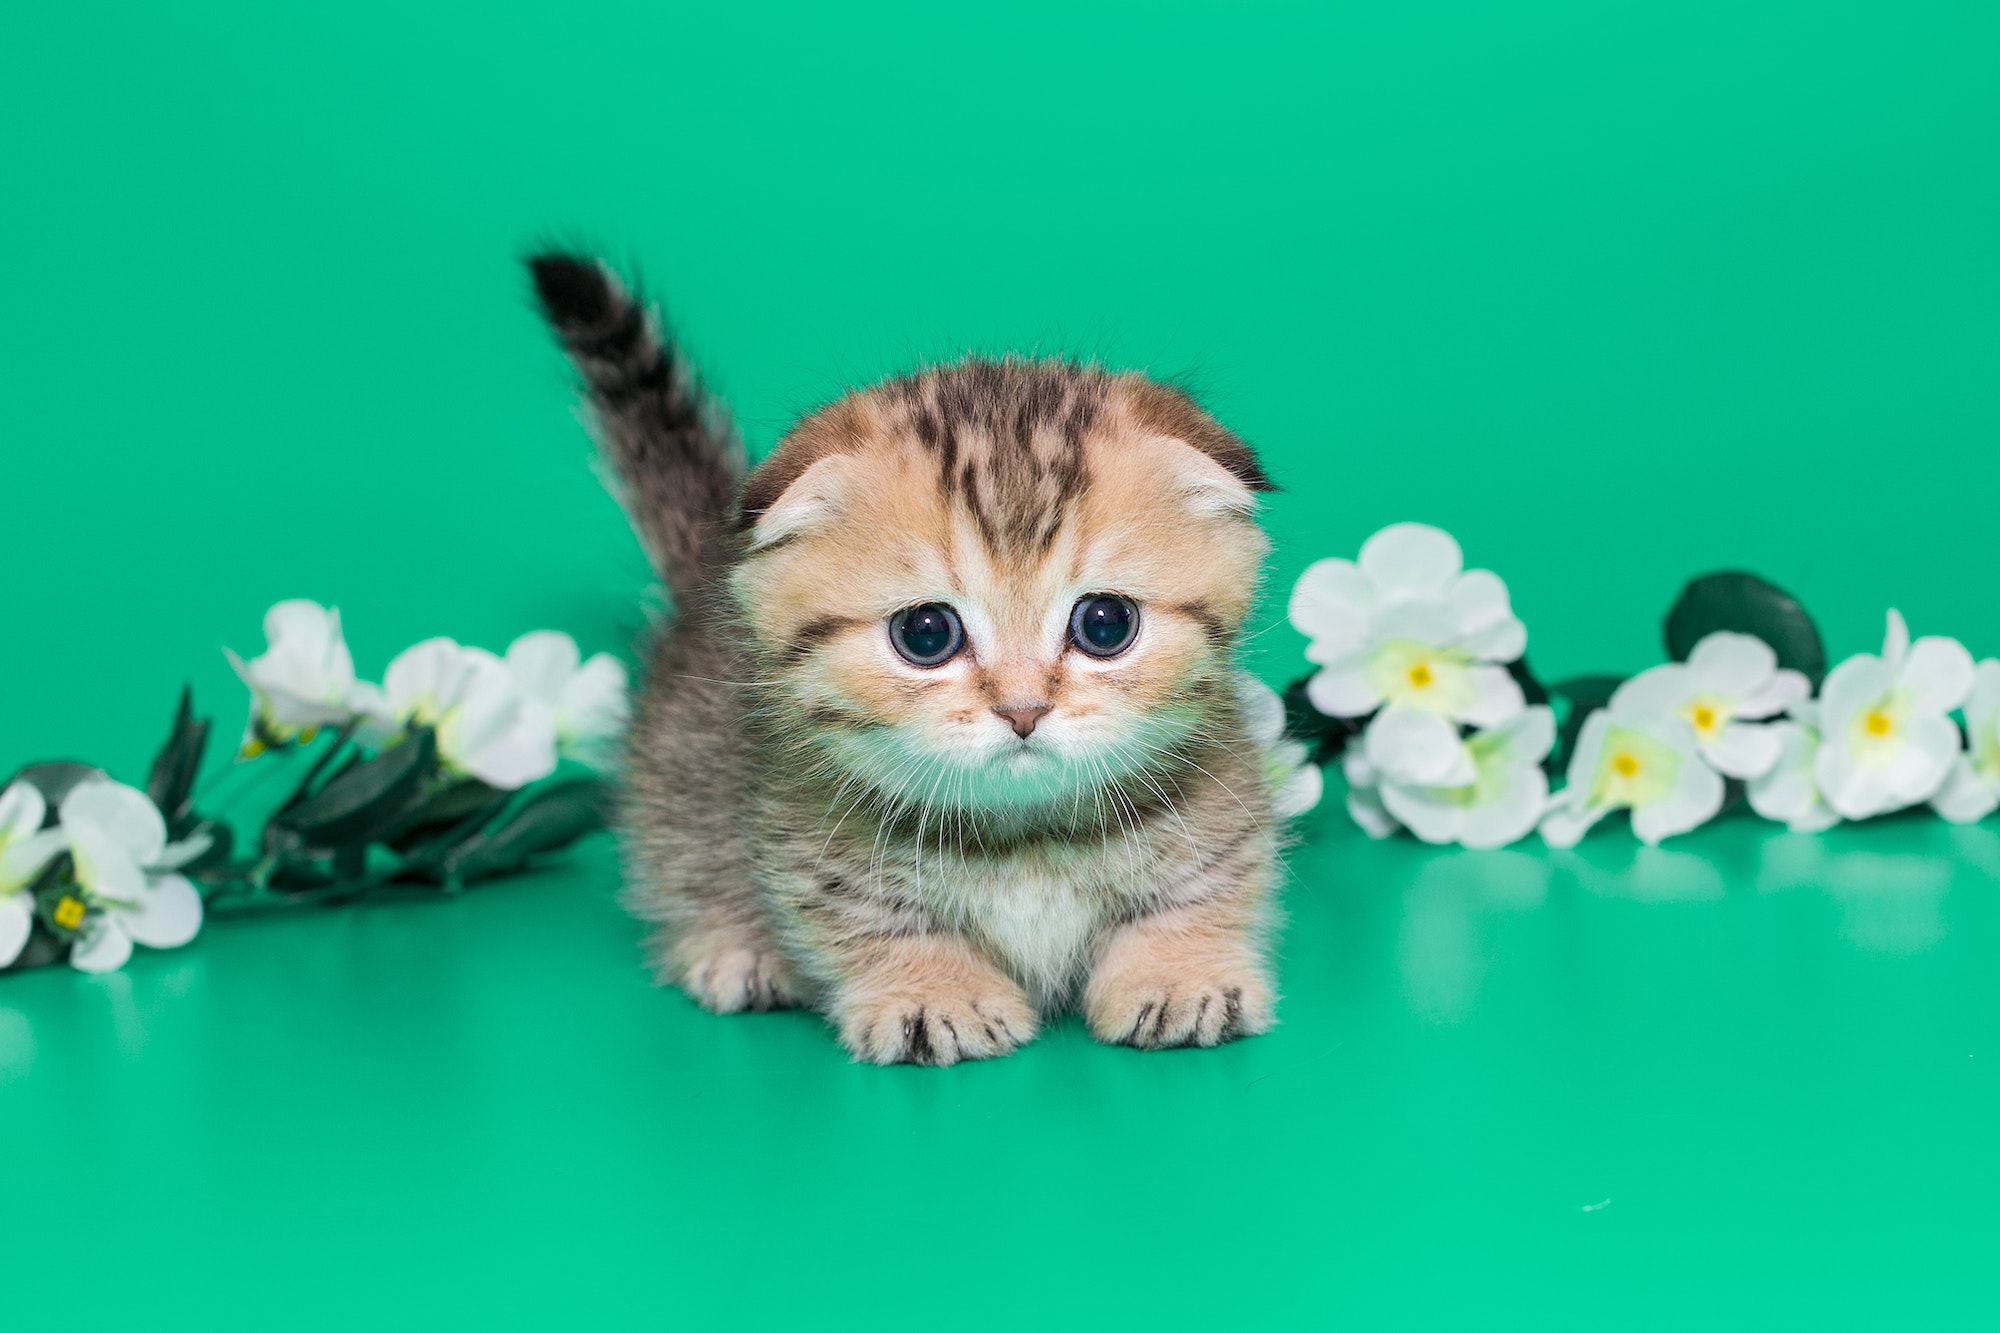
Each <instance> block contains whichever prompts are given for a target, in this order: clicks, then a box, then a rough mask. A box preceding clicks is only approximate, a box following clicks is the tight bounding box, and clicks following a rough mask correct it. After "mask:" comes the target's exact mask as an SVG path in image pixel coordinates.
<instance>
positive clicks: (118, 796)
mask: <svg viewBox="0 0 2000 1333" xmlns="http://www.w3.org/2000/svg"><path fill="white" fill-rule="evenodd" d="M58 819H59V820H60V822H61V824H62V826H63V827H64V828H65V829H68V830H70V832H71V835H72V841H74V835H75V833H76V831H77V830H78V829H79V828H88V829H89V830H90V831H91V836H92V837H93V838H96V839H100V840H102V841H104V842H106V843H108V844H111V845H115V846H117V847H119V848H122V849H123V850H124V851H125V853H126V855H127V857H128V858H129V859H131V860H134V861H137V862H138V863H139V864H140V865H151V864H152V863H153V861H155V860H156V859H158V857H159V855H160V853H161V851H163V850H164V849H165V848H166V845H167V821H166V820H165V819H162V818H161V817H160V812H159V810H158V809H157V808H156V807H155V806H154V805H153V803H152V801H150V800H148V799H147V797H146V793H144V792H142V791H140V790H138V789H137V788H135V787H128V786H126V785H125V784H124V783H122V782H113V781H111V780H110V779H109V778H93V779H91V780H90V781H88V782H81V783H78V784H77V785H76V786H75V787H74V788H73V789H71V791H70V793H69V795H67V796H65V797H63V803H62V807H61V810H60V811H59V813H58Z"/></svg>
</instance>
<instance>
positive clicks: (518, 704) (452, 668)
mask: <svg viewBox="0 0 2000 1333" xmlns="http://www.w3.org/2000/svg"><path fill="white" fill-rule="evenodd" d="M368 711H369V714H370V717H371V719H372V721H373V722H374V725H375V727H376V729H377V730H378V732H380V733H382V734H383V735H384V736H388V735H393V734H394V733H396V732H398V731H401V730H402V729H403V728H405V727H408V726H411V725H416V726H428V727H435V728H436V730H437V746H438V755H439V757H440V758H442V759H443V760H444V762H445V764H446V766H447V767H449V768H451V769H452V770H453V771H454V772H456V773H459V774H461V775H464V776H467V777H474V778H478V779H479V780H480V781H481V782H484V783H486V784H487V785H489V786H492V787H497V788H499V789H501V790H502V791H512V790H514V789H515V788H517V787H523V786H526V785H527V784H528V783H530V782H533V781H535V780H536V779H538V778H544V777H547V776H548V775H549V774H550V773H552V772H554V771H555V766H556V729H555V721H554V718H553V717H552V716H551V715H550V714H549V713H548V712H547V711H546V710H543V709H538V708H532V707H530V706H529V705H528V701H527V699H526V697H525V696H524V695H523V694H522V692H521V687H520V686H519V684H518V683H516V681H515V679H514V675H513V673H512V672H510V671H509V670H508V669H507V664H506V663H505V662H502V661H501V660H500V659H499V658H497V657H495V656H494V655H493V654H492V653H489V652H486V651H485V650H484V649H480V648H464V647H461V646H459V645H458V644H457V643H454V642H453V641H452V640H450V639H445V638H437V639H426V640H424V641H423V642H422V643H419V644H416V645H414V646H412V647H409V648H406V649H404V650H403V651H402V652H401V653H398V654H397V655H396V658H395V660H394V661H392V662H390V663H389V669H388V671H387V672H385V673H384V674H383V677H382V692H381V695H380V696H379V698H376V699H373V700H371V701H370V703H369V707H368Z"/></svg>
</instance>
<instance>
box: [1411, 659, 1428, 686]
mask: <svg viewBox="0 0 2000 1333" xmlns="http://www.w3.org/2000/svg"><path fill="white" fill-rule="evenodd" d="M1432 679H1433V677H1432V676H1431V667H1430V663H1428V662H1418V663H1417V664H1416V665H1415V666H1412V667H1411V668H1410V684H1411V685H1413V686H1415V687H1416V688H1417V689H1420V690H1421V689H1426V688H1428V687H1429V685H1430V683H1431V681H1432Z"/></svg>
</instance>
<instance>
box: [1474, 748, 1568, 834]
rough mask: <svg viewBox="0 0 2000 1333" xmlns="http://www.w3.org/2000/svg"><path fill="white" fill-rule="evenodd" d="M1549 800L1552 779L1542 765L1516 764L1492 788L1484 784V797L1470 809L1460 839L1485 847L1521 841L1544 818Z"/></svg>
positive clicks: (1482, 794)
mask: <svg viewBox="0 0 2000 1333" xmlns="http://www.w3.org/2000/svg"><path fill="white" fill-rule="evenodd" d="M1548 804H1549V779H1548V776H1547V775H1546V774H1544V773H1543V772H1542V769H1541V766H1540V765H1539V764H1534V763H1527V764H1520V765H1516V766H1512V767H1510V768H1508V769H1507V770H1506V772H1505V774H1504V777H1503V778H1502V779H1501V780H1500V781H1498V782H1495V783H1494V784H1493V786H1492V789H1491V790H1490V791H1488V790H1487V789H1486V784H1484V783H1482V784H1481V792H1480V799H1479V800H1478V801H1476V802H1474V803H1473V805H1472V806H1471V807H1470V808H1469V809H1467V810H1466V812H1465V824H1464V827H1462V828H1461V829H1460V830H1459V834H1458V840H1459V841H1460V842H1461V843H1464V844H1465V845H1466V846H1467V847H1475V848H1482V849H1484V848H1492V847H1505V846H1506V845H1507V844H1509V843H1512V842H1519V841H1520V840H1521V839H1523V838H1525V837H1527V836H1528V834H1530V833H1532V832H1533V831H1534V828H1535V825H1536V824H1538V823H1540V822H1541V818H1542V815H1543V813H1544V812H1545V811H1546V810H1547V809H1548Z"/></svg>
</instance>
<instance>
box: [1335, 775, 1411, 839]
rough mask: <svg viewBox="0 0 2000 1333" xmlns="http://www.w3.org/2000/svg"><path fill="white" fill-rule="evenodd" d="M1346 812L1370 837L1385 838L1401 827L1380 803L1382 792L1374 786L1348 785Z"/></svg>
mask: <svg viewBox="0 0 2000 1333" xmlns="http://www.w3.org/2000/svg"><path fill="white" fill-rule="evenodd" d="M1347 814H1348V817H1349V818H1350V819H1352V820H1353V821H1354V822H1355V823H1356V824H1357V825H1359V826H1360V828H1361V831H1362V832H1363V833H1366V834H1367V835H1368V836H1369V837H1371V838H1386V837H1388V836H1389V835H1390V834H1392V833H1394V832H1395V831H1396V830H1397V829H1399V828H1401V827H1402V825H1400V824H1398V823H1397V822H1396V817H1395V816H1394V815H1392V814H1390V813H1389V809H1388V807H1387V806H1385V805H1383V804H1382V793H1381V791H1380V790H1379V789H1378V788H1375V787H1349V788H1348V789H1347Z"/></svg>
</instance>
